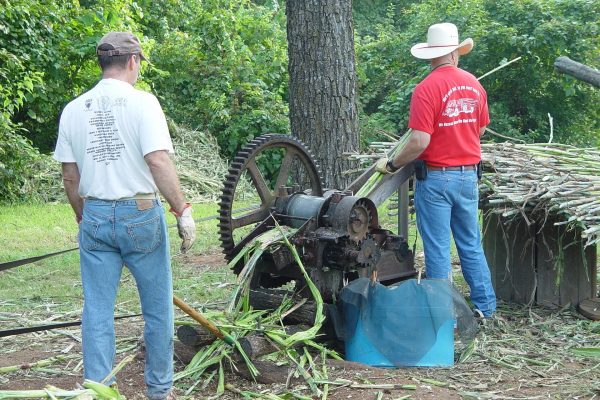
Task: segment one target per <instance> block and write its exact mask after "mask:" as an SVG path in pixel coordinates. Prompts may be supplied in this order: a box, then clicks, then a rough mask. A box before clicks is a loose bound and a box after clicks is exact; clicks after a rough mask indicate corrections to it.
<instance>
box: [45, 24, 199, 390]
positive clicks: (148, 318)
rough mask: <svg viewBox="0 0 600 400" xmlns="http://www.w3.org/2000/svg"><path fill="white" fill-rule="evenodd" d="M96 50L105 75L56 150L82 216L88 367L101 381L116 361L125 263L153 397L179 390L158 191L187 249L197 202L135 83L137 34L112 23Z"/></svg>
mask: <svg viewBox="0 0 600 400" xmlns="http://www.w3.org/2000/svg"><path fill="white" fill-rule="evenodd" d="M96 53H97V55H98V63H99V64H100V67H101V68H102V80H101V81H100V82H99V83H98V84H97V85H96V86H95V87H94V88H92V89H91V90H90V91H88V92H86V93H84V94H82V95H81V96H79V97H78V98H76V99H75V100H73V101H71V102H70V103H69V104H68V105H67V106H66V107H65V109H64V110H63V112H62V115H61V118H60V125H59V134H58V141H57V144H56V150H55V152H54V158H55V159H57V160H58V161H60V162H62V173H63V181H64V187H65V191H66V194H67V197H68V199H69V203H70V204H71V206H72V208H73V210H74V211H75V219H76V220H77V222H78V223H79V251H80V264H81V279H82V284H83V296H84V307H83V316H82V339H83V365H84V377H85V378H86V379H91V380H94V381H98V382H99V381H102V380H103V379H104V378H105V377H106V376H108V375H109V373H110V371H111V370H112V368H113V365H114V359H115V331H114V324H113V321H114V306H115V298H116V294H117V288H118V285H119V280H120V276H121V272H122V269H123V265H126V266H127V268H128V269H129V270H130V271H131V273H132V275H133V276H134V278H135V281H136V284H137V288H138V292H139V296H140V302H141V305H142V313H143V316H144V322H145V327H144V340H145V346H146V368H145V374H144V376H145V381H146V385H147V390H148V392H147V395H148V398H150V399H156V400H159V399H174V398H175V397H174V395H173V392H172V386H173V285H172V277H171V264H170V255H169V240H168V235H167V226H166V223H165V215H164V209H163V206H162V203H161V202H160V199H159V197H158V196H157V192H158V191H160V193H161V194H162V195H163V197H164V198H165V199H166V200H167V202H168V203H169V205H170V206H171V209H170V211H171V212H172V213H173V214H175V216H176V219H177V227H178V231H179V236H180V237H181V238H182V240H183V242H182V245H181V250H182V251H183V252H185V251H187V250H188V249H189V248H190V247H191V245H192V243H193V242H194V240H195V237H196V227H195V224H194V220H193V218H192V209H191V206H190V203H188V202H186V200H185V198H184V196H183V193H182V192H181V188H180V185H179V179H178V178H177V173H176V170H175V167H174V165H173V162H172V160H171V157H170V155H169V153H173V145H172V143H171V138H170V136H169V131H168V128H167V123H166V120H165V116H164V113H163V111H162V109H161V107H160V104H159V103H158V100H157V99H156V97H155V96H154V95H152V94H150V93H147V92H143V91H140V90H137V89H135V88H134V87H133V85H134V84H135V82H136V81H137V78H138V74H139V70H140V63H141V61H142V60H145V57H144V56H143V54H142V49H141V46H140V42H139V40H138V38H137V37H135V36H134V35H132V34H131V33H128V32H110V33H108V34H106V35H105V36H104V37H103V38H102V39H101V40H100V42H99V44H98V47H97V48H96ZM109 383H110V384H112V383H114V378H113V379H112V380H110V381H109Z"/></svg>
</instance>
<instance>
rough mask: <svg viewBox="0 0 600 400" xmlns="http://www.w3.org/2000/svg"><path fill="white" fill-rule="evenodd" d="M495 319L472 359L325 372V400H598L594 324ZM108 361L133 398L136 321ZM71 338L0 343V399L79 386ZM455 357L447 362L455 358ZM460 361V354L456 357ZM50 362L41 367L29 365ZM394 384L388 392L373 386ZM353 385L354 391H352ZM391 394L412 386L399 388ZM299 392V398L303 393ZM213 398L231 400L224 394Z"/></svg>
mask: <svg viewBox="0 0 600 400" xmlns="http://www.w3.org/2000/svg"><path fill="white" fill-rule="evenodd" d="M190 264H192V265H194V266H195V267H198V268H200V269H204V270H206V269H215V268H222V266H223V264H224V263H223V260H222V259H221V257H220V255H218V254H209V255H205V256H201V257H198V258H195V259H193V260H190ZM499 315H500V317H499V319H498V320H497V321H496V322H495V323H494V324H488V325H486V326H484V327H482V329H481V330H480V332H479V333H478V335H477V337H476V339H475V346H474V350H473V352H472V354H471V355H470V356H469V357H467V359H466V360H463V361H461V362H457V363H456V364H455V365H454V366H452V367H447V368H401V369H381V368H371V367H367V366H363V365H360V364H355V363H347V364H344V365H343V366H339V365H338V366H335V367H331V368H329V369H328V376H329V380H330V381H340V380H346V381H345V382H347V381H350V383H352V385H353V386H355V387H349V386H348V385H346V386H343V385H339V384H338V385H335V384H331V385H329V395H328V397H327V398H328V399H333V400H336V399H339V400H341V399H352V400H362V399H365V400H366V399H373V400H375V399H384V400H387V399H389V400H392V399H594V398H600V358H598V357H595V356H589V357H582V356H578V355H576V354H575V353H574V352H573V351H572V350H571V349H572V348H576V347H600V322H592V321H588V320H585V319H583V318H582V317H581V316H579V315H578V314H577V313H576V312H574V311H572V310H569V309H566V310H548V309H542V308H537V307H532V308H524V307H522V306H508V305H502V304H501V306H500V311H499ZM115 324H116V329H117V349H118V355H117V357H118V360H121V359H123V358H124V357H126V356H127V355H130V354H135V355H136V357H135V358H134V360H133V361H132V362H130V363H128V364H127V365H126V366H125V367H124V369H123V370H121V372H119V373H118V375H117V380H118V384H119V390H120V391H121V393H122V394H124V395H125V396H126V397H127V399H143V398H145V397H144V390H145V389H144V381H143V363H144V361H143V360H144V356H143V349H142V347H141V346H142V342H141V340H140V338H141V336H142V329H143V321H142V320H141V318H140V317H136V318H131V319H126V320H119V321H116V323H115ZM80 343H81V339H80V331H79V328H78V327H75V328H65V329H56V330H52V331H46V332H40V333H30V334H25V335H19V336H13V337H8V338H0V371H1V369H2V367H7V366H20V369H18V370H17V371H15V372H10V373H0V390H8V389H10V390H25V389H41V388H43V387H44V386H45V385H49V384H50V385H53V386H56V387H59V388H62V389H73V388H76V387H77V385H78V384H79V383H81V381H82V362H81V345H80ZM462 350H464V349H461V348H460V346H459V347H458V348H457V352H456V358H457V361H458V359H459V358H460V356H461V351H462ZM191 354H193V351H192V350H191V349H189V348H186V347H185V346H183V345H181V344H180V343H179V344H177V345H176V360H175V361H176V364H175V365H176V371H181V370H182V369H183V368H185V361H186V360H189V358H190V356H191ZM463 356H464V354H463ZM48 359H52V360H53V361H52V362H50V363H49V364H48V365H45V366H43V367H35V368H31V364H33V363H36V362H39V361H41V360H48ZM225 381H226V383H229V384H231V385H232V386H233V387H234V388H237V389H241V390H251V391H253V392H263V391H271V392H273V393H278V392H281V391H282V390H283V389H284V386H285V385H284V384H283V383H282V384H274V385H265V384H256V383H253V382H250V381H248V380H245V379H243V378H241V377H239V376H236V375H235V374H233V373H229V374H227V375H226V378H225ZM194 384H195V382H189V381H180V382H177V384H176V387H177V394H178V398H179V399H207V398H210V397H212V396H214V395H215V391H216V384H215V382H214V381H213V382H211V383H210V384H208V385H207V386H206V387H203V383H202V382H201V383H200V384H198V385H197V386H196V389H195V390H194V391H192V392H191V393H190V394H189V395H185V394H184V393H185V392H186V391H187V390H188V389H189V388H190V386H191V385H194ZM381 384H394V385H396V386H395V388H394V389H387V388H381V387H377V386H376V385H381ZM357 385H362V388H357V387H356V386H357ZM401 385H413V386H411V388H400V386H401ZM303 393H308V392H307V391H304V392H303ZM220 398H221V399H238V398H242V396H241V395H239V394H236V393H234V392H232V391H230V390H227V391H226V392H225V394H223V395H222V396H221V397H220Z"/></svg>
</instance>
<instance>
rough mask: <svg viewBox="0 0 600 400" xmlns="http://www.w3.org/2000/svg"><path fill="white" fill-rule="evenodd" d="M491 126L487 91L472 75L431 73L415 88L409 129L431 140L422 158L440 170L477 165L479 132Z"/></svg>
mask: <svg viewBox="0 0 600 400" xmlns="http://www.w3.org/2000/svg"><path fill="white" fill-rule="evenodd" d="M489 123H490V117H489V114H488V105H487V94H486V92H485V89H484V88H483V86H481V84H480V83H479V82H478V81H477V79H476V78H475V77H474V76H473V75H471V74H470V73H468V72H466V71H464V70H462V69H460V68H456V67H453V66H444V67H441V68H438V69H436V70H434V71H432V72H431V73H430V74H429V75H428V76H427V77H426V78H425V79H424V80H423V81H422V82H421V83H419V84H418V85H417V87H415V90H414V92H413V95H412V98H411V102H410V116H409V121H408V127H409V128H411V129H416V130H420V131H423V132H427V133H429V134H430V135H431V141H430V143H429V146H427V149H425V151H424V152H423V153H422V154H421V155H420V156H419V158H420V159H422V160H425V161H426V162H427V164H429V165H433V166H439V167H449V166H458V165H473V164H477V163H478V162H479V160H480V159H481V146H480V143H479V129H480V128H481V127H483V126H486V125H488V124H489Z"/></svg>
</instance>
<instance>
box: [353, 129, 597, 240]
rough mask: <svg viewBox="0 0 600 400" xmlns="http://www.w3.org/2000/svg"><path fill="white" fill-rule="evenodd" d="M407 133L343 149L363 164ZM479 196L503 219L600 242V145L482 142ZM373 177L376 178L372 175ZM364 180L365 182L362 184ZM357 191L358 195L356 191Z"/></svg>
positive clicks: (389, 151) (394, 147)
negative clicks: (550, 225) (563, 229)
mask: <svg viewBox="0 0 600 400" xmlns="http://www.w3.org/2000/svg"><path fill="white" fill-rule="evenodd" d="M409 133H410V132H408V133H407V134H406V135H404V136H402V137H401V138H400V140H399V141H397V142H393V143H392V142H375V143H372V144H371V153H370V154H347V155H346V157H347V158H349V159H351V160H356V161H359V162H361V163H362V164H363V165H364V164H368V163H370V162H373V161H375V160H377V159H378V158H379V157H383V156H388V157H389V156H392V155H394V154H398V152H399V151H401V150H402V148H404V145H405V144H406V142H407V139H406V137H408V135H409ZM481 154H482V160H483V164H484V172H485V173H484V175H483V178H482V182H481V183H482V184H481V185H480V190H481V199H482V202H483V204H484V205H487V206H489V208H490V209H491V211H492V212H494V213H497V214H501V215H502V216H503V217H505V218H509V220H510V219H512V218H523V219H524V220H525V221H526V222H527V223H528V224H530V223H532V222H533V220H537V221H538V222H539V221H541V222H544V221H545V220H546V219H547V217H548V216H549V215H556V216H559V217H560V222H556V223H555V225H571V226H573V227H575V226H577V227H579V228H581V230H582V233H581V236H582V238H584V239H585V240H586V243H585V246H590V245H594V244H596V243H598V242H600V150H598V149H597V148H577V147H573V146H569V145H566V144H560V143H533V144H523V143H510V142H505V143H483V144H482V145H481ZM373 179H374V180H378V179H381V177H380V176H378V175H377V174H375V175H373ZM367 186H368V184H366V185H365V187H367ZM368 193H369V191H368V190H367V191H365V193H363V194H364V195H368ZM361 195H362V194H361Z"/></svg>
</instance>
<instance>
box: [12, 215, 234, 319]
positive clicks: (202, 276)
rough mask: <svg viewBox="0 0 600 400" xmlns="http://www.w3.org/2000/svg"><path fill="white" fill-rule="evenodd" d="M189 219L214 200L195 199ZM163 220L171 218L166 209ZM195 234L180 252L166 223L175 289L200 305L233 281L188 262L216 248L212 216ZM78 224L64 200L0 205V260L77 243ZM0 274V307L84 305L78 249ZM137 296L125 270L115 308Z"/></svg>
mask: <svg viewBox="0 0 600 400" xmlns="http://www.w3.org/2000/svg"><path fill="white" fill-rule="evenodd" d="M193 209H194V218H195V219H201V218H205V217H209V216H213V215H216V214H217V205H216V204H214V203H212V204H194V208H193ZM167 223H168V224H169V225H174V224H175V218H174V217H173V216H172V215H171V214H170V213H167ZM197 231H198V237H197V241H196V243H195V244H194V246H193V247H192V249H191V251H190V253H189V255H182V254H180V252H179V244H180V239H179V237H178V236H177V230H176V228H174V227H171V228H169V236H170V246H171V254H172V260H173V263H172V266H173V282H174V289H175V292H176V293H178V294H179V295H180V297H182V298H189V299H193V301H192V300H189V301H192V302H193V303H197V304H204V303H209V302H215V301H218V300H222V299H224V298H226V297H227V295H228V293H229V292H230V288H228V286H227V284H228V283H231V282H233V281H234V276H233V274H232V273H230V272H229V271H228V270H225V269H219V270H211V271H206V268H205V267H204V266H202V265H194V264H193V262H192V263H191V264H192V266H191V267H186V268H181V265H182V264H183V263H185V264H190V259H191V260H193V257H194V255H198V254H201V253H204V252H218V249H219V245H220V242H219V236H218V227H217V220H215V219H211V220H208V221H205V222H200V223H198V224H197ZM77 246H78V244H77V224H76V223H75V219H74V216H73V211H72V210H71V207H70V206H69V205H68V204H21V205H2V206H0V263H3V262H8V261H13V260H19V259H23V258H28V257H34V256H39V255H43V254H47V253H52V252H56V251H60V250H66V249H71V248H74V247H77ZM1 274H2V279H0V310H1V311H3V312H8V313H22V312H25V311H27V310H35V309H37V308H42V309H47V310H48V311H49V312H54V313H59V312H69V311H75V310H80V309H81V307H82V304H83V301H82V300H83V299H82V290H81V281H80V273H79V253H78V252H77V251H72V252H69V253H65V254H62V255H58V256H54V257H51V258H47V259H45V260H41V261H38V262H35V263H33V264H28V265H24V266H21V267H17V268H14V269H11V270H8V271H3V272H2V273H1ZM137 310H139V300H138V297H137V290H136V287H135V281H134V279H133V277H132V275H131V274H130V273H129V272H128V270H127V269H124V271H123V275H122V277H121V287H120V290H119V295H118V297H117V313H126V312H137Z"/></svg>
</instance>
